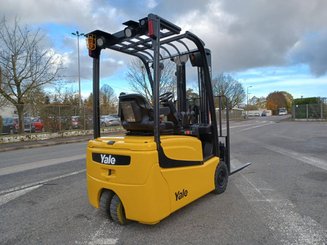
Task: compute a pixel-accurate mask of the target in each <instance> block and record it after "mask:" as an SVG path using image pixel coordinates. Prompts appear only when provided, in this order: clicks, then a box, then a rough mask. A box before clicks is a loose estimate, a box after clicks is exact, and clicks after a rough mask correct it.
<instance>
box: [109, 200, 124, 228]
mask: <svg viewBox="0 0 327 245" xmlns="http://www.w3.org/2000/svg"><path fill="white" fill-rule="evenodd" d="M110 216H111V218H112V219H113V221H115V222H116V223H118V224H120V225H126V224H127V219H126V215H125V209H124V206H123V203H122V202H121V200H120V199H119V197H118V196H117V195H116V194H114V196H113V197H112V199H111V202H110Z"/></svg>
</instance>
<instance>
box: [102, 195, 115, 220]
mask: <svg viewBox="0 0 327 245" xmlns="http://www.w3.org/2000/svg"><path fill="white" fill-rule="evenodd" d="M112 197H113V193H112V192H111V191H108V190H104V191H102V193H101V197H100V210H101V212H102V213H103V214H104V215H106V216H107V217H108V218H109V219H110V220H112V217H111V215H110V203H111V199H112Z"/></svg>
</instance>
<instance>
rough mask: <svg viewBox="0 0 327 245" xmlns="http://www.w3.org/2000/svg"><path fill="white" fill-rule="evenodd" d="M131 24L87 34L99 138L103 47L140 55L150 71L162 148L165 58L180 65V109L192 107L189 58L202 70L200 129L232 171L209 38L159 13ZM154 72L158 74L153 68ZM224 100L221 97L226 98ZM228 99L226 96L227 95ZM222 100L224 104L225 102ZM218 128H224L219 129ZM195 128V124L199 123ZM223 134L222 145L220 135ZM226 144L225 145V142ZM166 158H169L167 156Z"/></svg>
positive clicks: (157, 135)
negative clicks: (161, 94) (189, 104)
mask: <svg viewBox="0 0 327 245" xmlns="http://www.w3.org/2000/svg"><path fill="white" fill-rule="evenodd" d="M123 25H125V26H126V27H125V28H124V29H123V30H121V31H118V32H116V33H113V34H111V33H107V32H104V31H101V30H95V31H93V32H90V33H88V34H87V44H88V50H89V56H90V57H92V58H93V123H94V138H98V137H100V109H99V108H100V106H99V83H100V54H101V51H102V49H111V50H114V51H118V52H121V53H125V54H128V55H131V56H134V57H137V58H139V59H140V60H141V61H142V63H143V65H144V67H145V69H146V72H147V74H148V78H149V81H150V84H151V88H152V94H153V101H152V105H153V112H154V113H153V115H154V124H153V125H154V128H153V136H154V140H155V142H156V145H157V150H158V152H159V157H160V153H161V152H162V148H161V144H160V128H159V124H160V101H159V85H160V62H162V61H164V60H166V59H169V60H171V61H174V62H175V64H176V80H177V101H178V104H177V110H178V111H179V112H185V111H187V96H186V62H187V61H188V59H190V62H191V65H192V66H193V67H196V68H197V74H198V85H199V99H200V102H199V105H200V108H199V114H200V115H199V123H198V125H196V128H194V129H195V131H197V132H199V134H200V133H201V132H202V131H205V132H206V133H207V134H208V135H209V136H208V138H209V140H210V147H212V150H211V155H212V156H219V157H221V158H222V157H223V159H224V161H225V163H226V164H227V166H228V170H229V171H230V163H229V162H230V157H229V155H230V153H229V125H228V111H227V113H226V114H227V122H226V123H227V135H225V136H224V135H223V133H222V121H221V111H222V109H223V108H221V106H219V115H220V117H219V121H218V122H217V119H216V108H215V104H214V95H213V91H212V84H211V71H212V69H211V52H210V50H209V49H206V48H205V47H204V42H203V41H202V40H201V39H200V38H198V37H197V36H196V35H194V34H193V33H191V32H188V31H186V32H185V33H182V34H181V33H180V32H181V28H180V27H178V26H176V25H175V24H173V23H171V22H169V21H167V20H165V19H163V18H161V17H159V16H157V15H154V14H149V15H148V16H147V17H145V18H142V19H140V20H139V21H133V20H130V21H127V22H125V23H123ZM151 69H152V70H153V72H152V71H151ZM222 99H224V98H222V97H220V102H221V100H222ZM225 99H226V98H225ZM221 104H222V103H220V105H221ZM217 125H218V126H219V132H218V127H217ZM194 127H195V126H194ZM222 137H223V138H224V140H223V143H221V142H220V138H222ZM221 144H223V147H222V146H221ZM163 158H164V157H163ZM163 160H164V159H163Z"/></svg>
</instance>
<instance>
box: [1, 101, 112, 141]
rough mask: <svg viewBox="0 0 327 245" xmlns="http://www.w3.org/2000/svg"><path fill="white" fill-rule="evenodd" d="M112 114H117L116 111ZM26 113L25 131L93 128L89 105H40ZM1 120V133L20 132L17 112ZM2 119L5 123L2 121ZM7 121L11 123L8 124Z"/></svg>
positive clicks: (91, 109) (106, 125)
mask: <svg viewBox="0 0 327 245" xmlns="http://www.w3.org/2000/svg"><path fill="white" fill-rule="evenodd" d="M112 114H116V112H113V113H112ZM24 115H25V117H24V129H25V130H24V131H25V133H34V132H50V133H55V132H64V131H67V130H91V129H93V108H92V107H88V106H82V107H81V108H80V109H79V107H78V106H72V105H63V104H56V105H54V104H49V105H42V106H39V107H38V108H37V111H36V112H33V113H32V112H30V111H29V110H27V111H26V112H25V114H24ZM0 119H1V117H0ZM7 119H10V120H7ZM117 120H118V119H117ZM0 121H1V122H0V135H1V133H2V134H12V133H18V115H17V114H15V112H13V113H12V116H9V117H4V119H3V120H0ZM2 121H3V122H4V123H2ZM7 121H8V122H9V123H7V124H6V122H7ZM26 122H28V123H26ZM115 125H117V124H115ZM101 127H109V124H108V122H107V121H105V123H104V122H103V123H102V125H101Z"/></svg>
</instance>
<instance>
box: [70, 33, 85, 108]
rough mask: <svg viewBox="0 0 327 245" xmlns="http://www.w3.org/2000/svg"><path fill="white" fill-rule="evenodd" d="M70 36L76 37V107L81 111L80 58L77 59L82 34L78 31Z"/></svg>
mask: <svg viewBox="0 0 327 245" xmlns="http://www.w3.org/2000/svg"><path fill="white" fill-rule="evenodd" d="M72 35H74V36H76V37H77V69H78V106H79V109H81V99H82V97H81V68H80V57H79V37H80V36H84V33H79V31H76V32H72Z"/></svg>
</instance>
